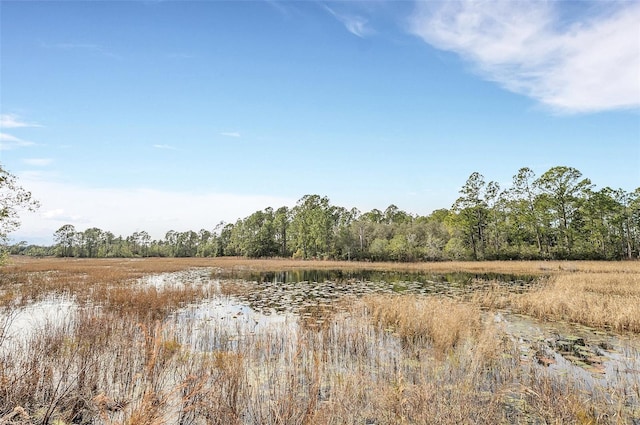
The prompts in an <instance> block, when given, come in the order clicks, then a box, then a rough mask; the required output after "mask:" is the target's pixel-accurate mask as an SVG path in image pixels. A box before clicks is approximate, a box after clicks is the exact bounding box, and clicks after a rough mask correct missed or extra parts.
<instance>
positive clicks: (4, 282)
mask: <svg viewBox="0 0 640 425" xmlns="http://www.w3.org/2000/svg"><path fill="white" fill-rule="evenodd" d="M12 261H13V262H12V263H11V264H10V265H9V266H6V267H3V268H2V269H0V294H2V297H0V299H5V300H7V301H6V302H5V303H4V304H3V305H5V306H7V305H13V306H15V304H16V300H20V299H23V300H24V302H28V301H29V300H37V299H40V298H42V297H43V296H44V295H46V294H48V293H51V292H54V293H65V294H69V295H73V296H74V297H75V298H76V300H77V301H78V302H79V303H80V305H81V306H82V308H80V309H79V310H78V314H77V315H76V316H74V317H73V320H70V321H69V323H67V324H66V325H64V326H61V327H56V326H53V325H49V326H46V327H44V328H42V329H39V330H37V331H36V332H35V333H34V334H33V335H32V336H29V337H28V338H26V339H24V340H22V339H19V338H17V339H16V338H14V339H11V340H7V339H4V340H3V338H2V337H0V348H3V347H4V348H3V349H0V420H2V419H3V418H6V417H9V416H8V415H12V412H15V411H16V410H15V409H17V408H18V407H20V408H24V412H25V413H24V415H23V414H21V415H14V416H11V417H10V419H11V421H13V422H16V423H17V422H18V421H19V420H23V421H24V423H42V424H54V423H57V424H62V423H65V424H66V423H72V422H73V423H95V424H103V423H104V424H130V425H137V424H148V425H153V424H161V423H162V424H174V423H176V424H178V423H179V424H184V425H198V424H261V425H262V424H265V425H269V424H318V425H320V424H353V423H371V424H373V423H375V424H379V425H382V424H389V425H390V424H403V423H406V424H451V423H463V424H464V423H467V424H495V423H504V424H511V423H513V424H516V423H570V424H586V423H603V424H606V423H611V424H613V423H625V422H630V421H631V420H636V417H640V412H638V410H640V409H636V410H635V411H634V412H633V413H632V414H633V415H634V416H633V418H631V417H630V413H629V410H628V405H629V400H631V401H633V400H637V397H639V396H640V394H638V390H637V389H636V390H635V391H636V392H635V395H634V393H633V391H632V390H630V388H631V387H630V386H629V385H626V386H625V385H624V384H623V386H622V387H615V386H612V387H607V388H606V391H603V392H602V393H598V392H597V391H592V390H590V391H585V390H584V388H583V387H582V386H581V383H580V382H579V381H575V380H573V378H572V377H570V376H562V377H561V376H555V377H554V376H550V375H549V374H546V373H545V371H544V370H543V371H542V372H541V369H540V368H539V367H538V366H537V365H533V364H523V363H521V361H520V356H519V355H518V352H517V348H516V347H515V344H514V342H513V341H511V340H510V339H509V338H508V337H506V335H505V334H504V333H503V332H502V330H501V329H500V328H498V327H497V325H496V324H495V323H493V322H492V321H491V320H489V321H487V320H485V319H484V318H483V317H484V316H483V312H482V311H481V310H480V309H479V306H478V305H477V304H480V303H482V304H485V305H488V304H490V303H493V304H494V305H498V304H500V305H503V306H507V307H510V308H513V309H519V310H520V311H530V313H529V314H537V315H539V316H540V317H543V318H545V319H547V320H557V319H558V318H562V319H564V320H570V319H567V317H569V315H570V314H576V315H581V316H580V317H586V318H585V319H583V320H584V321H590V322H597V320H598V319H596V318H595V317H606V314H607V313H606V312H607V311H608V312H609V313H608V314H609V316H610V317H618V316H616V314H619V315H620V319H616V320H617V322H616V323H619V325H615V324H614V322H613V321H612V320H610V321H609V322H598V323H600V324H599V325H598V326H611V327H613V328H615V327H616V326H619V327H620V329H628V330H633V329H635V328H633V326H635V325H631V324H630V325H628V328H625V327H624V326H627V325H624V326H623V325H622V324H624V323H626V322H625V320H626V321H627V322H629V323H636V322H634V320H636V321H637V320H638V318H640V313H638V310H637V308H638V307H637V306H638V305H640V300H638V296H639V292H640V289H639V286H640V282H639V280H638V279H639V278H640V267H638V263H592V262H584V263H578V262H572V263H540V262H535V263H534V262H532V263H526V262H517V263H516V262H514V263H507V262H505V263H435V264H409V265H407V264H373V263H345V262H325V261H321V262H310V261H309V262H307V261H304V262H302V261H290V260H243V259H229V258H223V259H144V260H127V259H109V260H65V259H24V258H14V259H13V260H12ZM542 265H545V267H547V266H549V267H550V268H552V269H553V272H551V270H547V269H546V268H544V269H543V267H542ZM192 267H210V268H214V269H216V268H220V269H225V270H234V269H235V270H259V271H260V270H263V271H266V270H268V271H271V270H291V269H296V268H306V269H346V270H356V269H376V270H390V269H391V270H408V271H428V272H437V271H443V272H446V271H471V272H478V273H485V272H502V273H514V274H517V273H524V274H535V273H538V274H553V276H552V277H551V278H550V279H549V281H548V282H547V283H545V284H543V285H541V286H540V287H539V288H536V289H534V290H533V291H531V292H525V293H523V294H507V293H504V292H500V290H499V289H497V286H496V288H494V290H493V291H489V292H485V293H484V299H479V298H478V299H476V300H475V301H476V305H474V304H473V303H470V302H462V301H459V300H451V299H445V298H430V297H422V298H420V297H414V296H370V297H367V298H365V299H363V300H362V301H357V302H353V303H352V304H351V306H350V308H349V309H348V310H347V311H346V312H344V313H336V314H335V315H333V316H331V317H330V318H328V319H327V323H326V324H324V325H323V326H322V327H319V328H309V327H305V326H303V325H301V324H298V325H296V326H294V327H292V328H290V329H288V330H284V331H283V330H275V329H268V330H266V331H263V332H258V333H255V334H246V335H242V337H241V338H240V337H238V335H236V334H235V333H234V332H232V331H230V330H229V328H226V327H224V326H222V324H221V323H219V322H216V320H215V319H214V320H212V321H211V322H200V323H197V324H194V323H189V322H184V321H183V322H180V321H178V320H177V319H176V318H175V317H173V316H170V313H171V312H173V311H175V310H176V309H178V308H180V307H181V306H182V305H184V304H186V303H189V302H192V301H195V300H197V299H199V298H202V297H203V296H206V294H205V293H203V289H202V288H200V287H198V286H197V285H189V284H186V285H180V286H167V287H164V289H162V290H158V289H156V288H154V287H149V286H145V285H137V284H133V281H134V279H136V278H139V277H141V276H143V275H145V274H151V273H163V272H174V271H179V270H185V269H189V268H192ZM616 268H618V269H619V270H618V271H617V272H616ZM536 270H537V272H536ZM498 296H499V297H500V298H499V297H498ZM543 297H547V298H543ZM571 297H576V298H571ZM568 301H570V302H569V304H568ZM568 305H571V306H573V305H575V307H576V308H575V311H576V313H570V310H571V309H570V308H569V307H568ZM632 305H635V306H636V307H635V308H636V309H635V310H628V311H627V310H625V309H626V308H628V307H629V308H630V306H632ZM598 309H600V311H601V313H600V314H599V316H597V315H595V313H593V312H594V311H596V310H598ZM625 312H626V313H625ZM621 313H623V314H621ZM591 314H594V316H593V317H591ZM571 320H572V319H571ZM581 320H582V319H581ZM227 321H228V319H227ZM196 327H197V328H198V329H196ZM1 328H2V323H0V329H1ZM194 335H195V336H197V343H201V342H202V341H205V342H206V343H205V344H201V345H199V347H200V348H196V347H194V346H191V345H189V344H190V342H189V341H192V339H191V336H194ZM7 347H9V349H8V350H7ZM203 347H205V348H206V347H208V348H206V349H205V348H203ZM634 367H635V366H634ZM634 397H635V398H634ZM621 406H622V407H621ZM625 409H626V410H625ZM18 411H20V412H22V411H21V410H18ZM20 418H22V419H20Z"/></svg>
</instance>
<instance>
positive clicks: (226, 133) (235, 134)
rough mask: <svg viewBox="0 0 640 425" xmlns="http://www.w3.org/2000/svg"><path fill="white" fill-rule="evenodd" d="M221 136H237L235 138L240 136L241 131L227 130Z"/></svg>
mask: <svg viewBox="0 0 640 425" xmlns="http://www.w3.org/2000/svg"><path fill="white" fill-rule="evenodd" d="M220 135H221V136H225V137H235V138H240V133H238V132H237V131H225V132H222V133H220Z"/></svg>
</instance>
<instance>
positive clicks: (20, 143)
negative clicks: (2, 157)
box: [0, 133, 35, 151]
mask: <svg viewBox="0 0 640 425" xmlns="http://www.w3.org/2000/svg"><path fill="white" fill-rule="evenodd" d="M33 145H35V143H33V142H29V141H27V140H22V139H20V138H18V137H15V136H12V135H10V134H7V133H0V151H8V150H10V149H14V148H21V147H25V146H33Z"/></svg>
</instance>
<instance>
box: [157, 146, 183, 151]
mask: <svg viewBox="0 0 640 425" xmlns="http://www.w3.org/2000/svg"><path fill="white" fill-rule="evenodd" d="M153 147H154V148H155V149H164V150H169V151H177V150H178V148H176V147H175V146H171V145H153Z"/></svg>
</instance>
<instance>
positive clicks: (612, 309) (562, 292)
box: [472, 272, 640, 333]
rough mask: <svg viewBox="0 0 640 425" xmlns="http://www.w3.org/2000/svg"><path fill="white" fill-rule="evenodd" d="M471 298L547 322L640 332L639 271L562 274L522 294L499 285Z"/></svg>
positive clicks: (480, 302)
mask: <svg viewBox="0 0 640 425" xmlns="http://www.w3.org/2000/svg"><path fill="white" fill-rule="evenodd" d="M472 299H473V300H474V301H475V302H476V303H478V304H479V305H482V306H484V307H487V308H508V309H510V310H512V311H513V312H516V313H522V314H527V315H530V316H533V317H536V318H538V319H541V320H545V321H559V320H562V321H567V322H574V323H580V324H583V325H587V326H592V327H596V328H600V329H608V330H614V331H616V332H632V333H640V274H636V273H628V272H617V273H616V272H605V273H602V272H590V273H585V272H577V273H571V274H561V275H557V276H552V277H550V278H549V279H546V280H544V281H542V283H541V284H540V285H538V286H536V287H534V288H533V289H531V290H530V291H526V292H524V293H521V294H515V293H512V292H508V291H506V290H505V289H504V288H503V287H501V286H500V285H497V284H496V285H493V286H492V287H490V289H489V290H488V291H484V292H479V293H476V294H474V295H473V297H472Z"/></svg>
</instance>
